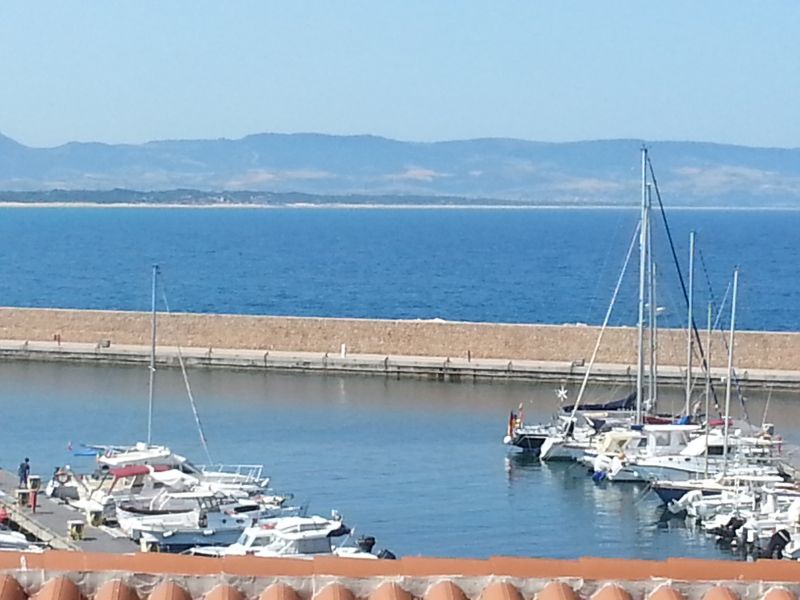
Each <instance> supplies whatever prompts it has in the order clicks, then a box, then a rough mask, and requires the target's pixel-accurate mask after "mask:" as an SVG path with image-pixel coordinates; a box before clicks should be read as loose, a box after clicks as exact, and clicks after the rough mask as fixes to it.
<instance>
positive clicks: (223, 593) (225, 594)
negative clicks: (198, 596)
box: [204, 583, 245, 600]
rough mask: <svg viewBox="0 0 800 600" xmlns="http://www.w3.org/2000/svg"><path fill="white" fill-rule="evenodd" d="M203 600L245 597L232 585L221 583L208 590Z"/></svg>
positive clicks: (233, 599)
mask: <svg viewBox="0 0 800 600" xmlns="http://www.w3.org/2000/svg"><path fill="white" fill-rule="evenodd" d="M204 600H245V598H244V594H242V592H240V591H239V590H238V589H236V588H235V587H233V586H232V585H226V584H224V583H221V584H219V585H217V586H215V587H214V589H212V590H211V591H210V592H208V594H206V595H205V597H204Z"/></svg>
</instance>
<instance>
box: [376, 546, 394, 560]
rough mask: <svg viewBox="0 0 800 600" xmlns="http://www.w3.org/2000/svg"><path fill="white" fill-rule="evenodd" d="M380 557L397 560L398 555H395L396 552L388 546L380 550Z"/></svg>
mask: <svg viewBox="0 0 800 600" xmlns="http://www.w3.org/2000/svg"><path fill="white" fill-rule="evenodd" d="M378 558H383V559H385V560H397V557H396V556H395V555H394V553H393V552H392V551H391V550H387V549H386V548H384V549H383V550H381V551H380V552H378Z"/></svg>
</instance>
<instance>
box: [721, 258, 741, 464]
mask: <svg viewBox="0 0 800 600" xmlns="http://www.w3.org/2000/svg"><path fill="white" fill-rule="evenodd" d="M738 286H739V267H736V269H734V271H733V300H732V302H731V332H730V337H729V341H728V377H727V380H726V382H725V383H726V385H725V438H724V440H723V448H722V453H723V459H722V473H723V474H724V473H725V472H726V470H727V466H728V430H729V427H730V425H729V423H728V421H729V420H730V414H731V385H732V380H733V342H734V333H735V332H736V294H737V288H738Z"/></svg>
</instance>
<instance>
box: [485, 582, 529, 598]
mask: <svg viewBox="0 0 800 600" xmlns="http://www.w3.org/2000/svg"><path fill="white" fill-rule="evenodd" d="M480 600H522V594H520V593H519V590H518V589H517V588H515V587H514V586H513V585H511V584H510V583H506V582H504V581H496V582H494V583H490V584H489V585H487V586H486V587H485V588H483V591H482V592H481V596H480Z"/></svg>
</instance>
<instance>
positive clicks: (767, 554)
mask: <svg viewBox="0 0 800 600" xmlns="http://www.w3.org/2000/svg"><path fill="white" fill-rule="evenodd" d="M791 541H792V535H791V534H790V533H789V530H788V529H779V530H778V531H776V532H775V533H773V534H772V537H771V538H769V543H768V544H767V547H766V548H765V549H764V550H762V552H761V555H760V558H783V549H784V548H786V546H787V545H788V544H789V542H791Z"/></svg>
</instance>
